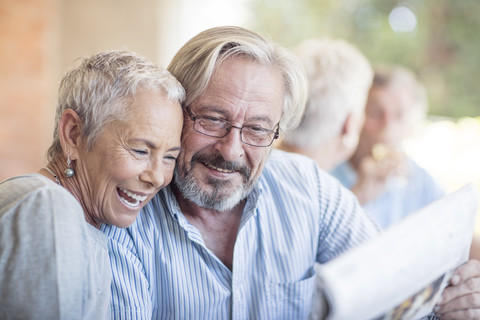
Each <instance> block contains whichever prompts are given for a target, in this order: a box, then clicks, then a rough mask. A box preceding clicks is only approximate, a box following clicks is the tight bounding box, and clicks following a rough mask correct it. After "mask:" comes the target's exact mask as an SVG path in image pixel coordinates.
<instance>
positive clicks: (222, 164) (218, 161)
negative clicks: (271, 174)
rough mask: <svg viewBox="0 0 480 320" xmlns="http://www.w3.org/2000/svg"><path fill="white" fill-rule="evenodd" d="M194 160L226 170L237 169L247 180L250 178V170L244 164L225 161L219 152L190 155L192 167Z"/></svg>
mask: <svg viewBox="0 0 480 320" xmlns="http://www.w3.org/2000/svg"><path fill="white" fill-rule="evenodd" d="M196 162H201V163H207V164H209V165H212V166H214V167H217V168H220V169H224V170H228V171H237V172H239V173H240V174H242V175H243V176H244V177H245V178H246V180H247V181H248V180H249V179H250V173H251V170H250V168H249V167H248V166H247V165H246V164H243V163H239V162H231V161H226V160H225V159H224V158H223V157H222V156H221V155H219V154H208V155H206V154H200V153H195V154H194V155H193V157H192V160H191V161H190V164H191V167H193V166H194V165H195V163H196Z"/></svg>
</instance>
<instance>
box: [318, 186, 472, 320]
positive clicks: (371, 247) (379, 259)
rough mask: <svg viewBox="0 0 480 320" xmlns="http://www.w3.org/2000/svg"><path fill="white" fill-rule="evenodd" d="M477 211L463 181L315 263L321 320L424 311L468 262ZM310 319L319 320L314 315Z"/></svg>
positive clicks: (419, 314) (407, 315) (418, 314)
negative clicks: (353, 245)
mask: <svg viewBox="0 0 480 320" xmlns="http://www.w3.org/2000/svg"><path fill="white" fill-rule="evenodd" d="M477 210H478V190H477V188H476V187H475V186H474V185H473V184H469V185H466V186H465V187H463V188H461V189H459V190H457V191H456V192H454V193H452V194H450V195H448V196H446V197H444V198H442V199H440V200H438V201H436V202H434V203H432V204H430V205H428V206H426V207H425V208H423V209H421V210H419V211H418V212H416V213H414V214H411V215H409V216H408V217H407V218H405V219H404V220H402V221H401V222H400V223H398V224H396V225H394V226H393V227H391V228H389V229H387V230H385V231H383V232H382V233H380V234H379V236H378V237H375V238H373V239H371V240H370V241H368V242H366V243H364V244H363V245H361V246H359V247H357V248H354V249H352V250H350V251H348V252H346V253H345V254H343V255H341V256H339V257H338V258H336V259H334V260H332V261H330V262H328V263H326V264H323V265H320V264H317V265H316V266H315V268H316V271H317V277H318V278H317V284H318V287H319V288H321V290H322V293H321V295H323V296H324V297H325V299H326V303H327V304H328V316H327V317H326V319H328V320H352V319H356V320H367V319H368V320H370V319H375V320H381V319H382V320H383V319H384V320H387V319H396V320H397V319H420V318H422V317H423V316H425V315H428V314H429V313H430V312H431V311H432V309H433V307H434V306H435V304H436V302H437V300H438V298H439V296H440V295H441V293H442V291H443V289H444V288H445V286H446V285H447V284H448V281H449V279H450V276H451V273H452V271H453V270H454V269H455V268H457V267H458V266H459V265H461V264H463V263H465V262H466V261H467V260H468V256H469V249H470V244H471V241H472V237H473V231H474V226H475V216H476V213H477ZM317 302H318V301H317ZM324 303H325V301H324ZM314 304H315V303H314ZM315 318H316V319H320V318H319V317H318V314H317V315H314V314H313V315H312V317H311V319H315ZM322 318H323V317H322Z"/></svg>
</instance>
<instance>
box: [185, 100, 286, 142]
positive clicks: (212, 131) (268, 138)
mask: <svg viewBox="0 0 480 320" xmlns="http://www.w3.org/2000/svg"><path fill="white" fill-rule="evenodd" d="M186 110H187V113H188V115H189V116H190V118H191V119H192V120H193V129H194V130H195V131H197V132H198V133H201V134H204V135H206V136H209V137H214V138H223V137H225V136H226V135H227V134H228V133H229V132H230V130H232V128H237V129H240V139H241V140H242V142H243V143H245V144H248V145H249V146H253V147H269V146H270V145H271V144H272V143H273V140H275V139H278V137H279V123H277V125H276V126H275V129H274V130H270V129H265V128H262V127H260V126H256V125H251V126H242V127H237V126H234V125H232V124H231V123H230V121H227V120H225V119H221V118H217V117H210V116H201V115H200V116H197V115H194V114H193V113H192V111H191V110H190V108H186Z"/></svg>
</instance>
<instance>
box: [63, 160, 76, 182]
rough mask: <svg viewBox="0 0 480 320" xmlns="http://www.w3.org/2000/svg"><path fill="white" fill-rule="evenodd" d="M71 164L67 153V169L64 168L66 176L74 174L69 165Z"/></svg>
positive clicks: (69, 176)
mask: <svg viewBox="0 0 480 320" xmlns="http://www.w3.org/2000/svg"><path fill="white" fill-rule="evenodd" d="M71 164H72V161H70V155H68V156H67V169H65V175H66V176H67V178H71V177H73V175H74V174H75V171H74V170H73V169H72V168H71V167H70V165H71Z"/></svg>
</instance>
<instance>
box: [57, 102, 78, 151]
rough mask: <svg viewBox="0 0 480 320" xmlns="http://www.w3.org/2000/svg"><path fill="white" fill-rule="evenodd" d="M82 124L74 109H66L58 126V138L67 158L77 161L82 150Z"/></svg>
mask: <svg viewBox="0 0 480 320" xmlns="http://www.w3.org/2000/svg"><path fill="white" fill-rule="evenodd" d="M81 132H82V122H81V120H80V117H79V116H78V114H77V113H76V112H75V111H74V110H73V109H66V110H65V111H64V112H63V114H62V117H61V118H60V121H59V124H58V136H59V139H60V144H61V146H62V149H63V151H64V153H65V156H67V155H68V156H70V159H71V160H76V159H77V158H78V155H79V154H80V150H81V148H82V141H81V139H80V136H81Z"/></svg>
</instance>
